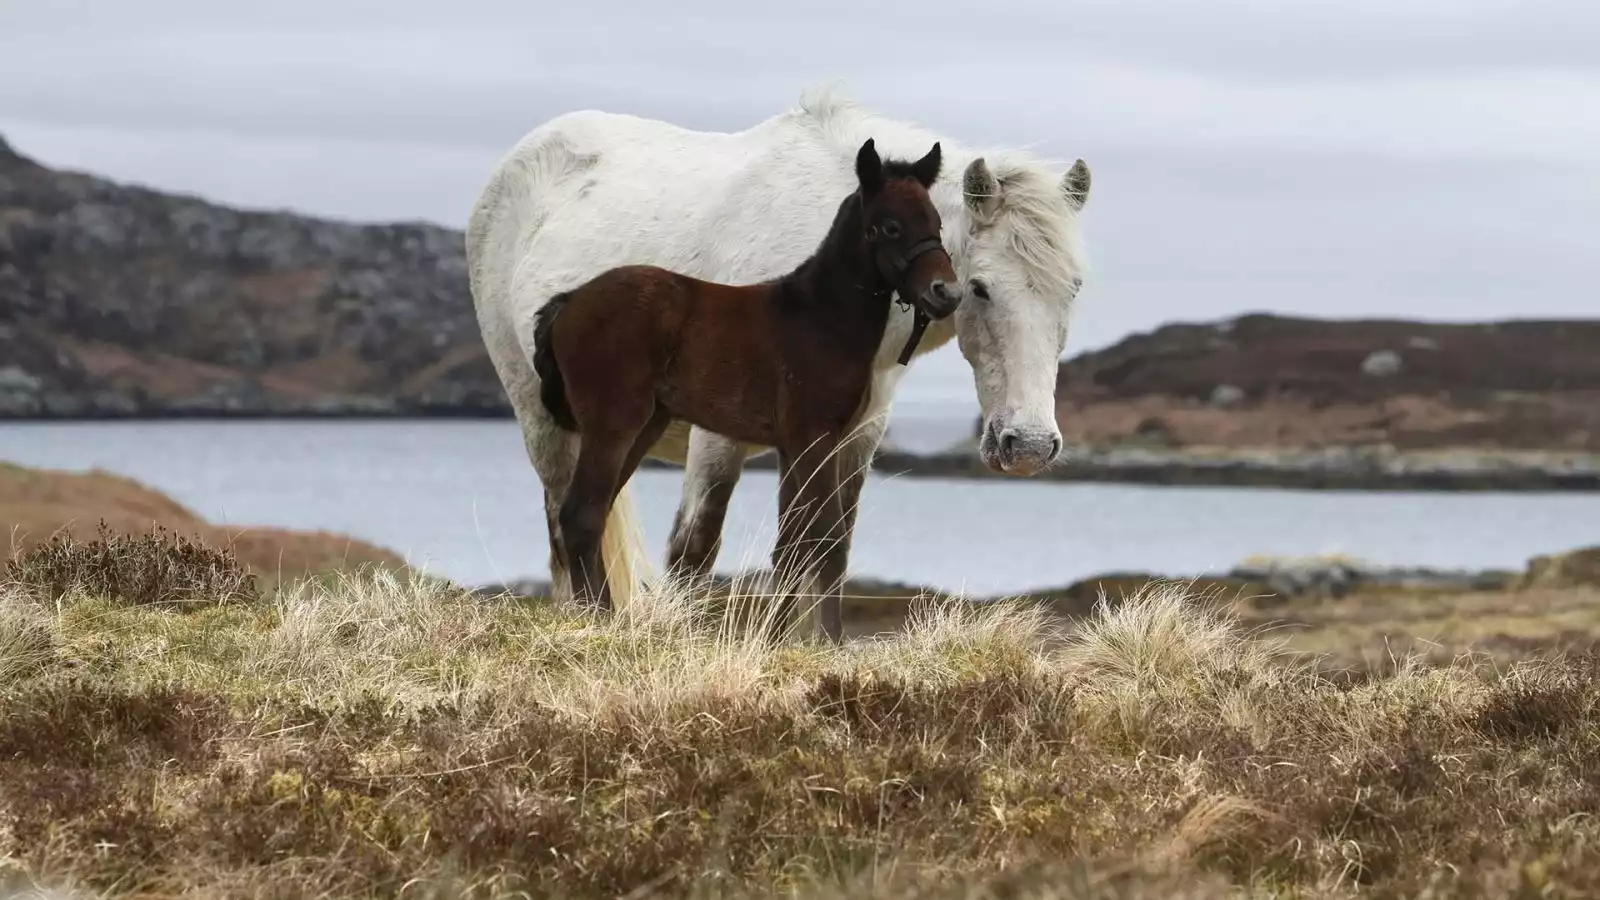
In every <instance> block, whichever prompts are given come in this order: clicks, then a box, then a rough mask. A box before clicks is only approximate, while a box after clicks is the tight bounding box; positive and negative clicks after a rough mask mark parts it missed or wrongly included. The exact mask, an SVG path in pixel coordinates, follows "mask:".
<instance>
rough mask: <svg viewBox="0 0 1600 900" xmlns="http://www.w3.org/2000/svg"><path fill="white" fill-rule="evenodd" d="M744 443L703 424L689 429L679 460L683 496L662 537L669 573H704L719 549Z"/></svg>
mask: <svg viewBox="0 0 1600 900" xmlns="http://www.w3.org/2000/svg"><path fill="white" fill-rule="evenodd" d="M746 455H747V451H746V448H745V447H744V445H742V444H740V443H739V442H738V441H734V440H729V439H728V438H725V437H723V436H722V435H720V434H717V433H715V432H711V431H707V430H705V429H704V428H693V429H691V430H690V432H689V451H688V454H687V456H686V457H685V459H684V463H683V497H682V499H681V500H680V501H679V502H678V514H677V515H676V516H675V517H674V518H673V520H672V536H671V538H669V539H668V541H667V573H668V575H669V576H670V577H673V578H679V579H690V580H698V579H700V578H703V577H704V576H706V575H708V574H710V572H711V566H712V564H713V563H714V562H716V559H717V553H718V551H720V550H721V548H722V526H723V522H724V521H726V519H727V516H728V501H729V500H730V499H732V498H733V489H734V488H735V487H737V486H738V484H739V476H740V475H741V474H743V472H744V461H745V456H746Z"/></svg>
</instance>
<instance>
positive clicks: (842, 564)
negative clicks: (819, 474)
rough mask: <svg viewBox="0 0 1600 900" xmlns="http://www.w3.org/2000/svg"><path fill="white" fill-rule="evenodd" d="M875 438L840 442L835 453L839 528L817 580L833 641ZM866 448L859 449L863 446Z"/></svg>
mask: <svg viewBox="0 0 1600 900" xmlns="http://www.w3.org/2000/svg"><path fill="white" fill-rule="evenodd" d="M876 447H877V444H876V442H875V441H871V440H865V439H863V438H860V437H857V438H855V439H854V440H852V441H850V442H848V443H846V444H843V445H841V446H840V448H839V453H838V454H836V455H835V457H834V460H833V464H834V465H835V466H836V467H837V468H838V479H839V481H838V484H839V491H838V496H839V509H838V520H837V522H838V529H837V532H836V533H835V535H834V540H833V541H832V543H830V544H829V546H828V547H827V548H826V551H825V554H824V556H823V559H822V566H821V570H820V577H819V579H818V580H819V581H820V582H821V585H820V589H821V591H822V594H823V599H822V629H823V630H824V631H826V632H827V633H828V635H829V636H830V637H832V638H833V639H834V640H835V641H836V642H837V641H839V640H841V639H842V638H843V635H844V616H843V611H842V609H841V607H842V606H843V601H844V579H845V575H846V574H847V571H848V569H849V565H850V547H851V544H852V542H853V539H854V537H855V527H856V514H857V512H859V508H860V502H861V488H862V486H863V485H864V484H865V483H866V480H867V468H868V466H869V465H870V463H871V459H872V453H873V450H875V449H876ZM863 449H864V450H865V452H862V450H863Z"/></svg>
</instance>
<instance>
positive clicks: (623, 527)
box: [600, 484, 654, 610]
mask: <svg viewBox="0 0 1600 900" xmlns="http://www.w3.org/2000/svg"><path fill="white" fill-rule="evenodd" d="M600 559H601V564H602V565H604V566H605V569H606V581H607V582H608V583H609V584H610V585H611V604H612V607H613V608H614V609H617V610H622V609H625V608H627V606H628V603H629V602H630V601H631V600H632V599H633V596H634V593H635V592H636V591H637V590H638V589H639V586H640V584H641V582H642V581H643V580H644V579H645V578H647V577H649V576H651V575H653V574H654V573H653V572H651V571H650V555H649V551H648V550H646V549H645V541H644V529H643V528H641V527H640V525H639V516H638V515H637V513H636V512H635V511H634V508H633V491H632V490H631V489H630V485H626V484H625V485H623V486H622V490H621V491H619V492H617V502H615V503H613V504H611V513H610V514H609V515H608V516H606V530H605V537H604V538H603V539H602V540H601V542H600Z"/></svg>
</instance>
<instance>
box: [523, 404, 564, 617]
mask: <svg viewBox="0 0 1600 900" xmlns="http://www.w3.org/2000/svg"><path fill="white" fill-rule="evenodd" d="M519 412H520V410H519ZM526 416H527V414H522V415H519V416H518V418H520V419H523V421H522V422H521V424H522V442H523V444H524V445H525V446H526V447H527V449H528V461H529V462H531V463H533V468H534V471H536V472H538V473H539V481H540V483H542V484H543V485H544V524H545V529H546V531H547V533H548V534H549V536H550V598H551V599H552V600H557V601H560V602H566V601H567V600H570V599H572V577H571V573H569V572H568V571H567V564H566V551H565V550H564V549H563V548H562V543H561V528H560V525H559V524H558V523H559V521H560V518H559V517H560V513H561V501H562V500H564V499H565V498H566V496H567V486H568V485H569V484H571V483H572V471H573V469H574V468H575V467H576V466H577V464H578V436H577V435H575V434H574V435H570V436H568V435H567V434H566V433H565V432H562V431H560V430H558V429H557V428H556V427H555V425H554V423H552V422H549V421H548V417H542V418H545V419H546V421H541V422H529V421H527V417H526Z"/></svg>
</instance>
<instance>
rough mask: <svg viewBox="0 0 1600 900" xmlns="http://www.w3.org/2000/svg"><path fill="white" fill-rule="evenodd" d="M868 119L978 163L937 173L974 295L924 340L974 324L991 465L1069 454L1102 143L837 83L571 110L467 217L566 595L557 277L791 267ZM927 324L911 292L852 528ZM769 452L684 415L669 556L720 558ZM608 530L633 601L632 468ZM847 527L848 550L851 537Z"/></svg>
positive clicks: (640, 563) (495, 181) (849, 464)
mask: <svg viewBox="0 0 1600 900" xmlns="http://www.w3.org/2000/svg"><path fill="white" fill-rule="evenodd" d="M868 137H872V138H875V139H876V143H877V146H878V147H879V148H880V150H882V151H883V152H885V153H888V154H890V155H901V156H907V157H908V158H914V157H915V155H916V154H919V153H921V152H923V151H924V150H926V149H927V147H928V146H929V145H930V144H932V143H933V142H934V141H939V142H941V145H942V148H943V151H944V159H945V165H946V168H947V169H950V170H952V171H953V170H954V169H955V168H956V167H960V168H961V170H962V177H961V178H960V179H955V178H950V179H944V180H941V181H940V182H939V183H938V184H937V185H935V187H934V191H933V198H934V204H935V205H936V206H937V207H938V210H939V215H940V217H941V218H942V219H943V221H944V241H945V245H946V248H947V249H948V250H949V253H950V257H951V259H952V261H953V262H954V263H955V270H956V274H957V275H958V276H959V277H960V278H961V280H962V283H963V284H964V285H965V286H966V288H967V297H966V299H965V300H964V301H963V302H962V304H961V306H960V308H959V309H958V310H957V312H956V313H955V315H954V316H952V317H951V318H949V319H946V320H943V321H941V322H935V323H933V324H932V325H931V327H929V328H928V331H927V333H926V334H925V335H924V336H923V338H922V340H921V342H920V344H919V346H918V348H917V356H922V355H924V354H927V353H929V352H930V351H933V350H935V349H937V348H939V347H941V346H943V345H944V344H946V343H948V342H949V340H950V339H951V338H952V337H954V338H955V339H956V340H957V343H958V345H959V346H960V349H961V353H962V355H963V356H965V357H966V359H967V361H968V362H969V363H970V364H971V366H972V371H973V376H974V379H975V381H976V384H977V389H978V400H979V404H980V406H981V410H982V414H983V417H984V428H983V433H982V438H981V439H980V441H979V452H980V454H981V456H982V458H983V460H984V462H985V464H986V465H988V466H989V467H990V468H991V469H994V470H996V471H999V472H1004V473H1008V474H1013V475H1022V476H1026V475H1032V474H1034V473H1036V472H1038V471H1039V470H1041V469H1042V468H1044V467H1045V466H1047V465H1049V464H1050V463H1052V462H1053V461H1054V460H1055V459H1056V457H1057V456H1058V455H1059V454H1060V451H1061V433H1060V431H1059V430H1058V429H1057V427H1056V412H1055V386H1056V372H1057V367H1058V365H1059V362H1060V358H1061V354H1062V353H1063V352H1064V350H1065V348H1066V342H1067V326H1068V319H1069V317H1070V313H1071V309H1072V304H1073V300H1074V299H1075V298H1076V296H1077V293H1078V290H1079V288H1080V286H1081V285H1082V276H1083V271H1084V268H1085V263H1086V260H1085V255H1084V252H1083V248H1082V241H1081V237H1080V230H1079V214H1080V211H1081V210H1082V208H1083V205H1084V203H1085V201H1086V200H1087V199H1088V195H1089V185H1090V178H1089V169H1088V167H1087V166H1086V165H1085V164H1084V162H1083V160H1081V159H1080V160H1078V161H1076V162H1075V163H1074V164H1073V165H1072V166H1071V167H1069V168H1067V169H1066V171H1065V173H1064V174H1057V171H1058V170H1055V169H1053V168H1051V167H1048V166H1047V165H1046V164H1045V163H1043V162H1042V161H1040V160H1038V159H1035V158H1033V157H1032V156H1030V155H1027V154H1025V153H1022V152H1019V151H1014V150H1001V151H994V152H990V153H988V154H987V155H980V154H979V153H977V152H976V151H973V150H971V149H968V148H964V147H962V146H961V145H959V144H958V143H956V142H954V141H952V140H950V139H949V138H948V137H946V136H944V135H940V134H935V133H933V132H931V131H928V130H925V129H922V128H919V127H917V126H915V125H912V124H909V123H906V122H901V121H897V120H895V119H891V118H887V117H884V116H881V115H878V114H875V113H873V112H871V111H869V110H867V109H865V108H863V107H861V106H859V105H857V104H855V103H852V102H850V101H848V100H845V99H842V98H840V97H838V96H836V95H835V94H833V93H832V92H831V91H828V90H822V91H816V92H808V94H807V96H805V97H803V98H802V99H801V102H800V105H799V108H798V109H794V110H791V111H789V112H786V113H783V114H780V115H777V116H773V117H772V118H769V119H767V120H765V121H762V122H759V123H757V124H756V125H754V126H752V127H750V128H747V129H745V130H743V131H739V132H733V133H714V132H701V131H691V130H688V129H685V128H681V127H678V126H675V125H671V124H668V123H665V122H660V121H655V120H650V119H644V118H639V117H636V116H631V115H621V114H615V113H606V112H599V111H593V110H589V111H582V112H572V113H567V114H564V115H561V116H558V117H556V118H554V119H551V120H549V121H548V122H546V123H544V124H543V125H541V126H539V127H537V128H535V129H534V130H533V131H531V132H529V133H528V134H527V135H526V136H524V137H523V138H522V140H521V141H519V142H518V143H517V145H516V147H514V148H513V149H512V150H511V152H510V153H508V154H507V155H506V156H505V157H504V158H503V159H502V160H501V161H500V163H499V164H498V165H497V166H496V168H495V169H494V171H493V173H492V174H491V175H490V178H489V181H488V184H487V185H486V186H485V187H484V189H483V192H482V194H481V195H480V196H479V198H478V202H477V204H476V206H475V207H474V209H473V212H472V218H471V222H470V224H469V226H468V229H467V258H468V263H469V268H470V273H471V286H472V296H473V303H474V305H475V307H476V309H477V316H478V323H479V326H480V327H481V329H482V331H483V338H484V342H485V344H486V345H487V347H488V351H489V356H490V359H491V360H492V361H493V364H494V367H495V370H496V372H497V373H498V374H499V377H500V380H501V382H502V384H503V385H504V386H505V390H506V394H507V396H508V398H509V400H510V402H511V406H512V409H513V410H514V411H515V414H516V417H517V421H518V422H519V423H520V425H521V427H522V434H523V440H524V443H525V444H526V447H527V451H528V456H529V458H530V459H531V460H532V462H533V466H534V468H535V469H536V470H537V471H538V473H539V478H540V481H541V482H542V483H543V485H544V490H545V521H546V524H547V526H548V527H549V529H550V534H551V550H550V572H551V582H552V591H553V592H554V593H555V594H556V595H557V596H558V597H568V596H570V594H571V582H570V574H569V573H568V572H566V571H565V568H564V566H563V565H562V563H561V554H560V553H559V552H558V551H557V549H556V534H557V529H556V514H557V512H558V511H559V510H560V508H561V501H562V498H563V496H564V495H565V492H566V489H567V484H568V482H569V480H570V478H571V475H572V470H573V466H574V464H575V461H576V458H577V450H578V448H577V437H576V436H575V435H573V434H571V433H570V432H566V431H563V430H561V429H559V428H557V427H556V426H555V425H554V424H553V423H552V422H551V421H550V418H549V414H548V413H547V412H546V410H545V408H544V406H543V404H542V403H541V402H540V400H539V380H538V377H537V376H536V375H535V374H534V371H533V367H532V364H531V362H530V360H531V358H532V350H533V322H534V313H535V312H537V311H538V309H539V308H540V306H542V305H543V304H544V303H545V302H546V301H547V300H549V298H550V297H551V296H552V295H554V294H556V293H558V292H560V291H563V290H567V289H569V288H572V287H574V286H576V285H577V284H579V283H581V282H583V281H584V280H586V279H588V278H590V277H591V276H593V275H595V274H597V273H599V272H600V271H602V270H604V269H607V268H610V267H612V266H616V265H621V264H626V263H648V264H653V265H657V266H662V267H664V268H668V269H675V270H677V271H680V272H683V273H685V274H689V275H693V276H695V277H698V278H704V279H708V280H712V281H720V282H727V283H748V282H755V281H762V280H765V279H768V278H773V277H776V276H778V275H780V274H782V273H783V272H786V271H788V270H789V269H791V268H793V267H794V266H796V265H797V264H799V262H800V261H801V260H802V259H804V258H805V257H806V256H807V255H808V254H810V253H811V252H812V251H813V250H815V249H816V244H817V242H818V241H819V240H821V238H822V235H823V234H825V233H826V232H827V230H828V226H829V223H830V222H831V221H832V218H833V215H834V213H835V211H836V208H837V206H838V198H839V197H840V196H843V195H844V194H847V193H849V192H850V191H851V190H852V189H853V188H854V186H855V185H854V178H855V175H854V169H853V168H852V166H853V159H854V154H855V152H856V150H857V148H859V147H860V146H861V144H862V142H863V141H864V140H865V139H866V138H868ZM911 326H912V314H911V312H909V311H907V310H904V309H901V308H900V307H899V306H896V307H895V308H894V310H893V312H892V313H891V315H890V319H889V325H888V327H887V329H885V334H884V338H883V344H882V345H881V347H880V348H879V351H878V356H877V359H876V360H875V362H874V372H875V376H874V381H873V384H872V387H871V391H870V396H869V397H868V398H867V400H866V402H865V404H864V405H863V409H862V412H861V414H860V418H859V422H858V424H857V425H856V426H855V430H854V432H853V435H854V437H853V438H852V440H851V441H850V442H849V443H848V444H847V445H846V446H845V447H844V448H843V449H842V450H841V452H840V456H839V464H840V469H841V476H842V477H843V478H844V487H843V488H842V492H843V497H842V499H843V501H844V504H843V505H844V508H845V515H846V533H847V534H848V533H849V532H850V531H851V529H852V528H853V525H854V521H855V514H856V507H857V502H858V500H859V495H860V490H861V485H862V481H863V479H864V476H865V472H866V470H867V468H868V466H869V464H870V461H871V459H872V457H873V454H874V451H875V450H876V449H877V446H878V443H879V442H880V441H881V440H882V438H883V433H884V429H885V425H886V421H887V411H888V408H889V404H890V402H891V401H892V399H893V397H894V391H895V388H896V386H897V385H898V383H899V380H900V377H901V375H902V374H903V373H904V372H905V367H903V366H901V365H900V364H899V363H898V357H899V355H900V352H901V350H902V349H903V348H904V346H905V344H906V340H907V337H908V336H909V335H910V332H911ZM913 362H914V360H913ZM770 450H771V448H769V447H757V446H748V445H743V444H740V443H738V442H735V441H731V440H729V439H727V438H724V437H722V436H720V435H717V434H714V433H711V432H708V431H705V430H703V429H700V428H698V427H695V428H691V427H689V426H688V425H687V423H682V422H678V423H674V424H673V425H672V426H671V427H669V428H668V430H667V432H666V434H665V435H664V436H663V437H662V438H661V440H660V442H659V443H658V444H657V445H656V446H655V448H654V449H653V450H652V451H651V453H650V455H651V456H652V457H655V458H657V459H662V460H668V461H671V462H677V463H682V464H683V465H684V468H685V477H684V488H683V497H682V501H681V503H680V505H679V508H678V513H677V517H676V520H675V521H674V523H673V529H672V536H671V539H670V541H669V547H668V555H667V564H668V568H669V570H670V571H672V572H673V573H674V574H677V575H680V576H696V575H704V574H706V573H707V572H708V570H709V569H710V567H711V565H712V563H713V562H714V560H715V557H716V553H717V551H718V549H719V547H720V542H721V532H722V527H723V520H724V517H725V515H726V512H727V504H728V500H729V498H730V497H731V496H732V494H733V489H734V486H735V485H736V484H737V483H738V480H739V476H740V473H741V471H742V468H743V465H744V461H745V459H746V458H748V457H749V456H751V455H755V454H759V453H765V452H769V451H770ZM852 473H853V475H852ZM604 543H605V549H604V558H605V567H606V573H607V578H608V580H609V581H610V583H611V586H612V591H613V602H614V603H615V605H616V607H617V608H618V609H621V608H623V607H624V606H625V604H626V603H627V601H628V597H629V595H630V592H631V591H632V590H633V589H634V587H635V586H636V583H637V579H639V578H640V577H641V576H642V575H643V574H644V573H645V572H646V571H647V570H648V569H649V568H650V567H649V564H648V559H647V555H648V554H647V552H646V551H645V549H644V547H643V539H642V533H641V532H640V530H639V527H638V524H637V521H636V519H635V517H634V510H633V507H632V503H631V501H630V498H629V496H628V493H627V489H626V486H625V485H624V486H622V489H621V491H620V492H619V494H618V496H617V502H616V504H615V505H614V506H613V508H612V511H611V514H610V516H609V518H608V519H607V522H606V529H605V542H604ZM848 543H849V541H848V538H847V539H846V542H845V546H844V547H843V548H841V549H840V552H843V553H846V554H847V553H848V552H849V548H848ZM818 587H820V588H821V589H824V590H827V589H832V590H837V589H838V586H837V585H835V586H818Z"/></svg>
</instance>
